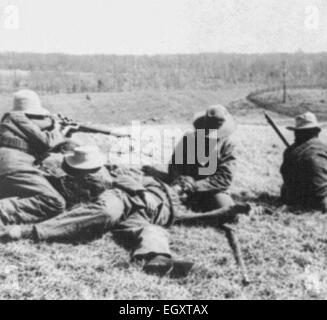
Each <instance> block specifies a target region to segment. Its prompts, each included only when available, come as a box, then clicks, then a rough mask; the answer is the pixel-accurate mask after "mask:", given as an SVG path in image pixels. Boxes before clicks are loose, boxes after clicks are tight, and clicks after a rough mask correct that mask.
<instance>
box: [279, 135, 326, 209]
mask: <svg viewBox="0 0 327 320" xmlns="http://www.w3.org/2000/svg"><path fill="white" fill-rule="evenodd" d="M281 174H282V177H283V180H284V185H283V187H282V200H283V202H284V203H286V204H288V205H302V206H305V207H312V208H319V207H320V203H321V201H322V200H323V199H324V198H325V197H326V196H327V145H326V144H324V143H322V142H321V141H320V140H319V139H318V138H313V139H310V140H308V141H306V142H305V143H302V144H300V145H297V144H293V145H292V146H291V147H289V148H288V149H286V151H285V153H284V161H283V164H282V166H281Z"/></svg>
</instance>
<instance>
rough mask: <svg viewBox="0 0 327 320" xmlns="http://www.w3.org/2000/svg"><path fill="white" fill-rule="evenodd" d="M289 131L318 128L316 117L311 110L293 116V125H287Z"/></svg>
mask: <svg viewBox="0 0 327 320" xmlns="http://www.w3.org/2000/svg"><path fill="white" fill-rule="evenodd" d="M287 129H288V130H291V131H300V130H308V129H320V130H321V128H320V124H319V123H318V120H317V117H316V116H315V115H314V114H313V113H312V112H306V113H303V114H300V115H298V116H296V117H295V126H294V127H287Z"/></svg>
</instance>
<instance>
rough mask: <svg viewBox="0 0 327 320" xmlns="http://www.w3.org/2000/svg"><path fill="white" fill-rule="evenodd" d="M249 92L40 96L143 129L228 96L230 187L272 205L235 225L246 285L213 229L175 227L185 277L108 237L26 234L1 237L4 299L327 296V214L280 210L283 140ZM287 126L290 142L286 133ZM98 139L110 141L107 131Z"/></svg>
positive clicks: (185, 117) (79, 114) (92, 117)
mask: <svg viewBox="0 0 327 320" xmlns="http://www.w3.org/2000/svg"><path fill="white" fill-rule="evenodd" d="M250 89H251V88H249V87H241V88H227V89H220V90H218V91H216V92H205V91H195V92H182V91H174V92H143V93H121V94H118V93H117V94H97V95H95V94H94V95H91V101H92V105H91V103H90V102H89V101H87V100H86V99H85V95H59V96H45V97H44V101H45V104H46V106H48V107H49V108H50V109H51V110H52V111H56V112H62V113H66V114H68V115H70V116H73V117H76V118H77V119H79V120H84V121H88V122H96V123H102V124H107V123H110V124H115V125H126V124H128V123H129V121H130V120H132V119H140V118H142V119H144V120H145V121H144V123H145V124H147V126H156V127H161V128H164V127H166V126H168V125H170V126H177V124H178V127H184V126H185V127H187V123H188V121H190V120H191V119H192V114H193V112H194V111H199V110H201V108H203V107H205V106H206V105H208V104H211V103H217V102H221V103H229V102H232V103H230V108H231V111H232V112H233V114H234V115H235V117H236V119H237V121H238V123H239V127H238V131H237V135H236V139H237V140H238V142H239V150H238V155H239V167H238V174H237V176H236V178H235V181H234V184H233V187H232V193H233V195H234V196H235V198H237V199H239V200H244V201H249V202H252V203H255V204H258V205H263V206H265V207H267V208H269V209H270V210H271V214H270V215H257V216H253V217H251V218H249V217H242V218H241V221H240V223H239V224H238V227H237V229H238V232H239V238H240V242H241V246H242V250H243V253H244V258H245V263H246V265H247V267H248V271H249V276H250V278H251V284H250V285H249V286H247V287H243V286H242V285H241V281H240V280H241V279H240V275H239V271H238V268H237V266H236V265H235V262H234V258H233V256H232V254H231V250H230V248H229V246H228V244H227V241H226V239H225V237H224V235H223V234H222V233H220V232H218V231H217V230H214V229H212V228H210V227H182V226H175V227H173V228H172V229H171V232H170V234H171V247H172V251H173V252H174V254H175V255H176V256H178V257H181V258H186V259H190V260H193V261H194V262H195V267H194V270H193V272H192V273H191V275H190V276H189V277H188V278H185V279H182V280H176V279H170V278H166V277H164V278H158V277H155V276H149V275H146V274H144V273H143V272H142V270H141V265H137V264H133V263H130V256H129V253H128V252H126V251H125V250H124V249H123V248H121V247H120V246H119V245H118V244H116V243H115V242H114V241H113V239H112V238H111V235H110V234H106V235H105V236H103V237H102V238H101V239H99V240H96V241H93V242H90V243H85V244H80V245H63V244H37V245H35V244H33V243H31V242H29V241H24V242H19V243H12V244H0V283H1V286H0V298H3V299H13V298H18V299H166V300H168V299H296V298H299V299H304V298H305V299H326V298H327V271H326V263H327V260H326V257H327V247H326V245H327V232H326V231H327V220H326V219H327V217H326V216H325V215H321V214H319V213H316V212H297V211H292V212H291V211H289V210H284V209H282V208H281V207H280V204H279V201H278V195H279V188H280V185H281V178H280V175H279V166H280V163H281V159H282V152H283V148H284V147H283V145H282V143H281V142H280V141H279V140H278V138H277V137H276V136H275V134H274V133H273V132H272V131H271V129H270V128H269V127H268V126H267V125H266V124H265V123H264V120H263V117H262V110H260V109H258V108H257V107H255V106H253V105H251V104H250V103H248V102H246V101H245V100H244V97H245V96H246V95H247V94H248V93H249V91H250ZM1 101H2V103H1V112H4V110H6V109H7V108H8V107H9V103H10V98H9V97H8V96H6V97H5V96H3V97H1ZM136 106H137V108H136ZM273 116H274V118H275V119H276V120H277V122H278V123H279V124H280V125H281V126H284V125H286V124H289V122H290V119H289V118H287V117H284V116H281V115H277V114H273ZM283 132H285V134H286V135H287V138H288V139H289V140H290V141H291V138H292V137H291V136H290V134H289V133H288V132H286V131H285V130H284V129H283ZM326 138H327V136H326V135H325V134H324V139H326ZM89 139H90V140H92V139H93V137H89ZM94 141H96V142H97V143H99V144H100V145H105V144H106V140H105V138H104V137H96V138H94ZM299 213H301V214H299Z"/></svg>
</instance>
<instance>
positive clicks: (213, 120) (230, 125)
mask: <svg viewBox="0 0 327 320" xmlns="http://www.w3.org/2000/svg"><path fill="white" fill-rule="evenodd" d="M193 126H194V128H195V129H211V130H210V133H209V137H218V138H221V137H228V136H230V135H231V134H232V133H233V132H234V131H235V129H236V123H235V121H234V119H233V117H232V115H231V114H230V113H229V112H228V110H227V109H226V108H225V107H224V106H222V105H219V104H218V105H214V106H211V107H209V108H208V109H207V110H206V111H204V112H199V113H197V114H196V115H195V117H194V122H193Z"/></svg>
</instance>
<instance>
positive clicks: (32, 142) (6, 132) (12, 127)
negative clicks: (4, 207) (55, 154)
mask: <svg viewBox="0 0 327 320" xmlns="http://www.w3.org/2000/svg"><path fill="white" fill-rule="evenodd" d="M42 126H43V124H40V123H38V121H34V120H30V119H29V118H28V117H27V116H26V115H25V114H24V113H20V112H11V113H7V114H5V115H4V117H3V119H2V120H1V123H0V176H2V175H8V174H12V173H14V172H34V171H35V170H36V169H35V167H34V165H33V164H34V162H35V160H36V158H37V157H38V156H40V155H42V154H43V153H45V152H47V151H48V150H49V149H51V148H52V147H54V146H55V145H57V144H59V143H61V142H64V141H65V138H64V136H63V135H62V133H61V132H60V131H59V129H53V130H45V128H43V127H42ZM8 141H14V142H15V143H16V144H17V147H8V146H7V143H8Z"/></svg>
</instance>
